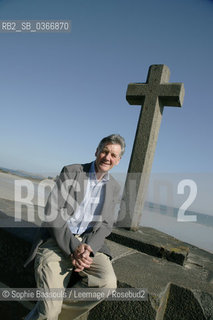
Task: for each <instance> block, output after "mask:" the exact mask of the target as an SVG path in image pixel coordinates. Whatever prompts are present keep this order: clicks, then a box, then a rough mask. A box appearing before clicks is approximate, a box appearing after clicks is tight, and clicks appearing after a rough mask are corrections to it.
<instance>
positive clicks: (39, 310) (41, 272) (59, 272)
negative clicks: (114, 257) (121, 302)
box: [25, 238, 117, 320]
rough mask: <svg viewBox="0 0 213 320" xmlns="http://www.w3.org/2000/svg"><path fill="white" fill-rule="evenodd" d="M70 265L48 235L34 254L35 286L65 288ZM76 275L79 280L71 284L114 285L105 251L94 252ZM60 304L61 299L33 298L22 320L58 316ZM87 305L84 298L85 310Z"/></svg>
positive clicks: (85, 285)
mask: <svg viewBox="0 0 213 320" xmlns="http://www.w3.org/2000/svg"><path fill="white" fill-rule="evenodd" d="M79 240H81V238H80V239H79ZM72 269H73V266H72V262H71V258H67V257H65V256H64V254H63V252H62V251H61V250H60V248H59V247H58V246H57V244H56V242H55V241H54V240H53V239H49V240H48V241H47V242H45V243H44V244H43V245H42V246H41V247H40V248H39V249H38V253H37V255H36V258H35V279H36V284H37V287H38V288H40V289H44V290H47V291H48V290H49V289H56V288H60V289H64V288H66V287H67V286H68V283H69V280H70V275H71V271H72ZM79 275H80V276H81V282H79V283H77V285H75V287H95V288H111V289H115V288H116V287H117V279H116V276H115V273H114V270H113V267H112V264H111V261H110V259H109V257H108V256H107V255H105V254H103V253H100V252H97V253H96V254H95V257H94V258H93V262H92V264H91V266H90V268H88V269H84V270H83V271H81V272H80V273H79ZM62 304H63V300H53V299H51V300H50V299H43V300H40V301H37V303H36V305H35V307H34V309H33V310H32V311H31V312H30V313H29V314H28V315H27V316H26V317H25V320H44V319H46V320H58V319H60V317H59V314H60V313H61V309H62ZM79 308H80V307H79ZM89 308H91V302H88V310H89ZM75 309H76V307H75ZM84 310H85V309H84ZM70 320H71V319H70Z"/></svg>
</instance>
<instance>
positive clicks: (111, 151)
mask: <svg viewBox="0 0 213 320" xmlns="http://www.w3.org/2000/svg"><path fill="white" fill-rule="evenodd" d="M120 154H121V146H120V145H119V144H111V143H109V144H105V146H104V147H103V149H102V150H100V151H99V152H98V150H96V153H95V156H96V161H95V163H96V170H97V171H98V172H103V173H104V172H107V171H109V170H110V169H112V168H113V167H114V166H115V165H118V164H119V162H120V159H121V157H120Z"/></svg>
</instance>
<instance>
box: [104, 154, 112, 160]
mask: <svg viewBox="0 0 213 320" xmlns="http://www.w3.org/2000/svg"><path fill="white" fill-rule="evenodd" d="M105 158H106V159H107V160H110V159H111V155H110V152H108V153H107V154H106V156H105Z"/></svg>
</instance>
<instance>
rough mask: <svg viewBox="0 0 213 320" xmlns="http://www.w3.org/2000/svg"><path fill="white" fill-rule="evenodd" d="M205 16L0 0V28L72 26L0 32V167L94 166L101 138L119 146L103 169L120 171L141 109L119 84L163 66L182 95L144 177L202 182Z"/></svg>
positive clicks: (179, 6) (143, 0)
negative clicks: (12, 23) (111, 165)
mask: <svg viewBox="0 0 213 320" xmlns="http://www.w3.org/2000/svg"><path fill="white" fill-rule="evenodd" d="M212 14H213V1H210V0H187V1H186V0H161V1H159V0H131V1H130V0H108V1H103V0H90V1H83V0H75V1H74V0H57V1H56V0H37V1H32V0H19V1H15V0H1V1H0V20H2V21H4V20H24V21H26V20H27V21H30V20H51V19H54V20H57V19H58V20H71V25H72V27H71V32H70V33H39V32H36V33H15V32H14V33H0V43H1V50H0V70H1V76H0V88H1V89H0V110H1V111H0V112H1V113H0V115H1V118H0V123H1V125H0V150H1V156H0V167H6V168H11V169H21V170H25V171H30V172H34V173H41V174H46V173H49V174H57V173H59V171H60V170H61V168H62V167H63V166H64V165H67V164H71V163H85V162H89V161H92V160H94V154H95V150H96V147H97V145H98V143H99V141H100V140H101V139H102V137H104V136H106V135H109V134H111V133H119V134H121V135H122V136H123V137H124V138H125V140H126V145H127V147H126V153H125V155H124V157H123V159H122V160H121V162H120V164H119V166H118V167H116V168H115V169H113V170H114V172H115V173H116V172H122V173H126V172H127V170H128V164H129V160H130V156H131V151H132V147H133V143H134V137H135V132H136V128H137V122H138V117H139V113H140V109H141V107H140V106H130V105H129V104H128V102H127V101H126V89H127V86H128V84H129V83H132V82H146V78H147V72H148V69H149V66H150V65H152V64H166V65H167V66H168V67H169V68H170V72H171V76H170V82H183V83H184V87H185V98H184V103H183V106H182V108H177V107H165V108H164V113H163V119H162V123H161V128H160V133H159V137H158V142H157V147H156V151H155V157H154V161H153V166H152V173H166V174H174V175H176V174H178V173H180V174H181V176H183V178H184V177H185V178H188V177H190V174H191V173H192V174H194V173H195V174H201V175H203V174H204V175H205V174H206V175H208V177H211V176H212V158H213V148H212V136H213V125H212V119H213V108H212V74H213V63H212V56H213V42H212ZM209 180H210V181H209V182H208V184H207V186H206V190H207V192H206V193H207V197H208V201H207V203H208V205H207V207H208V208H210V204H211V194H212V189H213V188H212V187H213V186H212V183H211V180H212V181H213V179H209ZM202 188H203V186H202ZM202 190H203V189H202ZM202 192H203V197H202V198H203V199H204V193H205V188H204V191H202ZM205 197H206V194H205ZM203 202H204V201H203ZM209 211H210V210H209Z"/></svg>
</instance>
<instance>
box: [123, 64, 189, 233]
mask: <svg viewBox="0 0 213 320" xmlns="http://www.w3.org/2000/svg"><path fill="white" fill-rule="evenodd" d="M169 77H170V71H169V68H168V67H167V66H166V65H151V66H150V68H149V73H148V76H147V82H146V83H130V84H129V85H128V88H127V94H126V99H127V101H128V102H129V104H131V105H142V108H141V113H140V117H139V121H138V126H137V131H136V135H135V141H134V146H133V151H132V155H131V159H130V164H129V169H128V174H127V178H126V182H125V186H124V192H123V197H122V201H121V206H120V211H119V215H118V222H117V226H118V227H119V226H120V227H127V228H130V229H131V230H137V229H138V227H139V223H140V221H141V216H142V210H143V206H144V201H145V197H146V193H147V187H148V182H149V176H150V172H151V166H152V161H153V158H154V152H155V147H156V143H157V138H158V133H159V129H160V124H161V119H162V114H163V109H164V106H176V107H181V106H182V103H183V98H184V86H183V83H168V81H169Z"/></svg>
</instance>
